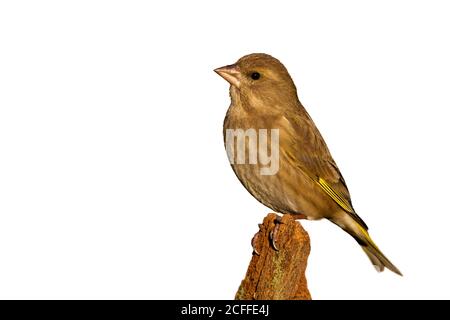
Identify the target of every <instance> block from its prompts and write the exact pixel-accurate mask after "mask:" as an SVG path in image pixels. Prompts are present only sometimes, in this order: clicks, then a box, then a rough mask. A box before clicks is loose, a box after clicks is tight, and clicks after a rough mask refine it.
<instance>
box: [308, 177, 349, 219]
mask: <svg viewBox="0 0 450 320" xmlns="http://www.w3.org/2000/svg"><path fill="white" fill-rule="evenodd" d="M316 183H317V184H318V185H319V186H320V187H321V188H322V189H323V191H325V193H326V194H328V195H329V196H330V197H331V198H332V199H333V200H334V201H335V202H336V203H337V204H338V205H339V206H340V207H341V208H342V209H344V210H345V211H347V212H349V213H354V211H353V209H352V206H351V205H350V203H349V202H348V201H347V200H346V199H345V197H344V196H343V195H342V194H341V193H340V192H338V191H336V190H334V189H333V188H332V187H331V186H330V185H329V184H328V183H327V182H326V181H325V180H324V179H322V178H320V177H319V179H318V180H316Z"/></svg>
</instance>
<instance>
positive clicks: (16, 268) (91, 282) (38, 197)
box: [0, 1, 450, 299]
mask: <svg viewBox="0 0 450 320" xmlns="http://www.w3.org/2000/svg"><path fill="white" fill-rule="evenodd" d="M449 10H450V5H448V2H447V3H446V1H377V2H373V1H370V2H369V1H339V2H337V1H308V3H306V1H304V2H299V1H296V2H295V4H294V2H293V1H290V2H283V1H276V2H267V1H223V2H222V3H221V4H217V3H214V2H213V1H165V2H155V1H39V2H37V1H14V2H13V1H8V2H6V1H5V2H2V3H1V5H0V298H43V299H46V298H61V299H65V298H87V299H90V298H137V299H141V298H142V299H149V298H150V299H162V298H194V299H197V298H199V299H200V298H201V299H216V298H222V299H228V298H233V297H234V294H235V292H236V290H237V288H238V286H239V283H240V281H241V279H242V278H243V277H244V275H245V271H246V268H247V265H248V262H249V260H250V257H251V247H250V239H251V237H252V236H253V234H254V233H255V232H256V231H257V224H258V223H259V222H261V220H262V218H263V217H264V216H265V215H266V214H267V213H268V212H270V210H269V209H268V208H266V207H264V206H262V205H261V204H259V203H258V202H257V201H256V200H254V199H253V198H252V197H251V196H250V195H249V194H248V192H247V191H246V190H245V189H244V188H243V187H242V186H241V184H240V183H239V182H238V180H237V179H236V177H235V176H234V174H233V172H232V170H231V168H230V167H229V164H228V162H227V158H226V154H225V151H224V148H223V141H222V121H223V117H224V115H225V112H226V109H227V107H228V105H229V97H228V85H227V83H226V82H225V81H224V80H223V79H221V78H220V77H218V76H217V75H216V74H215V73H214V72H213V71H212V70H213V69H214V68H216V67H219V66H222V65H225V64H229V63H232V62H234V61H235V60H237V59H238V58H239V57H240V56H242V55H244V54H248V53H252V52H266V53H269V54H271V55H273V56H275V57H277V58H279V59H280V60H281V61H282V62H283V63H284V64H285V65H286V67H287V68H288V70H289V71H290V73H291V75H292V77H293V78H294V81H295V82H296V84H297V87H298V90H299V96H300V98H301V100H302V102H303V104H304V105H305V106H306V107H307V109H308V111H309V112H310V114H311V116H312V117H313V119H314V120H315V122H316V124H317V126H318V127H319V129H320V130H321V132H322V134H323V135H324V137H325V139H326V141H327V143H328V145H329V147H330V149H331V151H332V153H333V155H334V158H335V160H336V162H337V163H338V164H339V166H340V168H341V171H342V172H343V174H344V176H345V178H346V180H347V183H348V185H349V188H350V191H351V193H352V197H353V204H354V206H355V208H356V210H357V211H358V213H359V214H360V215H361V216H362V217H363V218H364V220H365V221H366V222H367V224H368V225H369V226H370V230H371V234H372V236H373V238H374V239H375V241H376V242H377V243H378V245H379V246H380V247H381V249H382V250H383V251H384V252H385V253H386V255H387V256H388V257H389V258H390V259H391V260H392V261H393V262H394V263H395V264H396V265H397V266H398V267H399V268H400V270H401V271H402V272H403V273H404V277H403V278H401V277H398V276H396V275H394V274H393V273H390V272H389V271H386V272H384V273H381V274H378V273H376V272H375V270H374V269H373V267H372V266H371V265H370V262H369V260H368V259H367V258H366V257H365V255H364V254H363V252H362V250H361V249H359V248H358V245H357V244H356V242H354V241H353V239H351V238H350V237H349V236H348V235H347V234H345V233H344V232H342V231H341V230H340V229H338V228H337V227H335V226H334V225H332V224H331V223H329V222H327V221H320V222H304V223H303V225H304V226H305V228H306V229H307V230H308V232H309V234H310V236H311V239H312V240H311V241H312V252H311V256H310V259H309V266H308V274H307V278H308V281H309V288H310V290H311V293H312V295H313V298H315V299H331V298H338V299H339V298H342V299H348V298H356V299H367V298H375V299H400V298H450V294H449V292H448V287H449V286H450V273H449V270H450V259H449V248H448V245H449V236H448V230H449V223H450V211H449V204H448V199H449V198H450V197H449V191H450V190H449V184H448V181H450V173H449V170H448V164H449V162H450V152H449V143H448V137H449V134H450V128H449V123H448V122H449V112H448V110H449V109H450V95H449V85H450V59H449V57H450V42H449V32H450V19H449V18H448V17H449Z"/></svg>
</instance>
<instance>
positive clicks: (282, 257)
mask: <svg viewBox="0 0 450 320" xmlns="http://www.w3.org/2000/svg"><path fill="white" fill-rule="evenodd" d="M276 217H277V216H276V214H274V213H269V214H268V215H267V216H266V217H265V218H264V222H263V224H262V225H260V230H259V232H258V233H257V234H256V235H255V236H256V238H255V247H256V249H257V251H258V252H259V255H257V254H256V253H253V257H252V259H251V261H250V265H249V266H248V270H247V274H246V276H245V279H244V280H242V283H241V285H240V287H239V290H238V292H237V293H236V297H235V299H236V300H311V295H310V293H309V290H308V287H307V283H306V277H305V271H306V264H307V260H308V256H309V252H310V248H311V246H310V241H309V236H308V233H306V231H305V229H303V227H302V226H301V224H300V223H299V222H297V221H295V220H294V218H293V217H291V216H290V215H287V214H286V215H283V217H282V218H281V224H279V227H278V231H277V233H276V235H275V240H276V246H277V247H278V249H279V250H278V251H276V250H275V249H274V247H273V246H272V244H271V241H270V232H271V231H272V230H273V229H274V227H275V219H276ZM278 223H279V222H278Z"/></svg>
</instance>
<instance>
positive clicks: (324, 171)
mask: <svg viewBox="0 0 450 320" xmlns="http://www.w3.org/2000/svg"><path fill="white" fill-rule="evenodd" d="M302 111H303V110H302ZM303 112H304V113H303ZM303 112H302V113H300V114H299V113H296V114H295V115H286V116H285V117H284V118H283V120H282V121H284V122H285V123H284V124H283V125H282V126H281V127H282V128H287V130H286V131H287V136H286V138H287V139H288V140H289V143H288V147H287V148H286V149H285V150H284V152H286V153H287V156H288V159H290V161H292V163H293V164H294V165H295V166H297V167H298V168H300V169H301V170H302V171H303V172H305V173H306V174H307V175H308V176H309V177H310V178H311V179H312V180H314V182H315V183H316V184H317V185H318V186H320V188H321V189H322V190H323V192H325V193H326V194H327V195H328V196H329V197H331V198H332V199H333V200H334V201H335V202H336V203H337V204H338V205H339V206H340V207H341V208H342V209H343V210H345V211H346V212H348V213H349V214H350V215H351V216H352V217H353V218H354V219H355V220H357V221H358V222H359V223H360V224H361V225H362V226H363V227H364V228H365V229H367V225H366V224H365V223H364V221H363V220H362V219H361V218H360V217H359V216H358V215H357V214H356V212H355V210H354V209H353V205H352V202H351V199H350V193H349V191H348V188H347V185H346V183H345V180H344V178H343V176H342V174H341V172H340V171H339V168H338V167H337V165H336V163H335V162H334V160H333V157H332V156H331V154H330V151H329V150H328V147H327V145H326V143H325V141H324V139H323V138H322V135H321V134H320V132H319V130H318V129H317V127H316V126H315V124H314V122H313V121H312V119H311V118H310V117H309V115H308V114H307V113H306V111H303ZM286 122H287V123H286Z"/></svg>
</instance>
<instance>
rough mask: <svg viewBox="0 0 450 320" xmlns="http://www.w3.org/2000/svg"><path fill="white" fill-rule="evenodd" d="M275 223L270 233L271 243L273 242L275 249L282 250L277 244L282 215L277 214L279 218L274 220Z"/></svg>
mask: <svg viewBox="0 0 450 320" xmlns="http://www.w3.org/2000/svg"><path fill="white" fill-rule="evenodd" d="M274 224H275V226H274V227H273V229H272V230H271V231H270V233H269V237H270V243H271V244H272V247H273V248H274V249H275V251H280V249H279V248H278V246H277V237H278V230H279V228H280V224H281V217H280V216H277V218H276V219H275V220H274Z"/></svg>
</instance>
